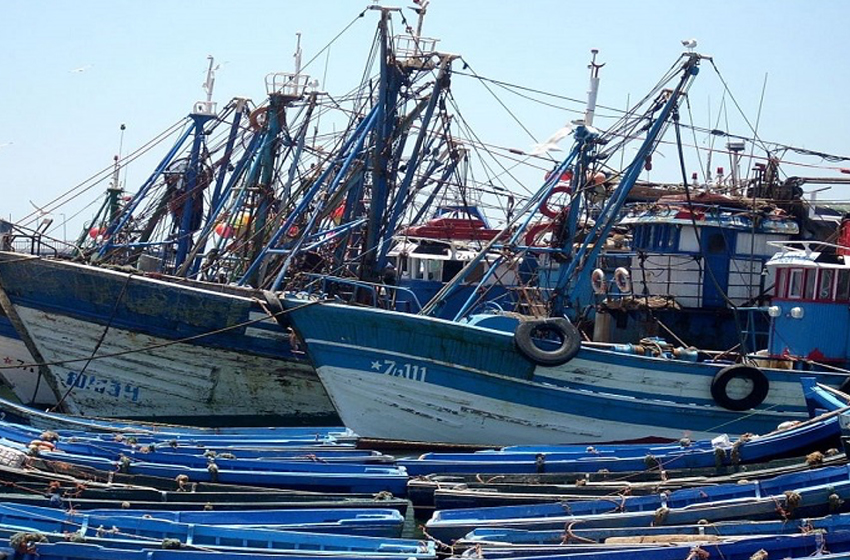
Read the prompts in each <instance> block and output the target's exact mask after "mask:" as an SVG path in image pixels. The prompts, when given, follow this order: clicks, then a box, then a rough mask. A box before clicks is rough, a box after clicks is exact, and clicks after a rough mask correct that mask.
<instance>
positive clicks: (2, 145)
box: [0, 142, 14, 149]
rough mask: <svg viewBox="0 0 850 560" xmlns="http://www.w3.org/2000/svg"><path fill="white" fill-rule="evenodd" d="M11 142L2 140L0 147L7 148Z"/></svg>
mask: <svg viewBox="0 0 850 560" xmlns="http://www.w3.org/2000/svg"><path fill="white" fill-rule="evenodd" d="M12 144H14V142H3V143H2V144H0V149H3V148H8V147H9V146H11V145H12Z"/></svg>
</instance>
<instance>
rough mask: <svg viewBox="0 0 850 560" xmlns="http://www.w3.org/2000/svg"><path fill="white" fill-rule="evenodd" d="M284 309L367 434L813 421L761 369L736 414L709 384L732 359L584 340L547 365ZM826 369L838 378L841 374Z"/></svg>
mask: <svg viewBox="0 0 850 560" xmlns="http://www.w3.org/2000/svg"><path fill="white" fill-rule="evenodd" d="M285 305H286V306H287V307H288V308H289V309H290V310H291V312H290V313H289V314H288V315H287V318H288V320H290V321H291V322H292V324H293V326H294V328H295V329H296V330H297V331H298V333H299V335H300V336H301V337H302V338H303V339H304V341H305V343H306V346H307V350H308V353H309V355H310V358H311V360H312V362H313V364H314V365H315V366H316V368H317V371H318V373H319V377H320V378H321V379H322V383H323V384H324V385H325V387H326V388H327V390H328V393H329V394H330V396H331V399H332V400H333V402H334V405H335V407H336V408H337V410H338V411H339V414H340V416H341V418H342V420H343V422H344V423H345V425H346V426H348V427H349V428H351V429H352V430H354V431H355V432H357V433H358V434H359V435H361V436H363V437H370V438H389V439H409V440H415V441H423V442H450V443H468V444H480V445H511V444H552V443H587V442H601V441H627V440H636V439H640V438H644V437H648V436H655V437H661V438H669V439H675V440H678V439H679V438H681V437H684V436H687V437H690V438H691V439H709V438H710V437H712V436H713V435H716V433H718V432H719V431H724V432H727V433H730V434H740V433H745V432H752V433H761V434H764V433H767V432H770V431H772V430H773V429H775V428H776V426H777V425H779V424H780V423H781V422H783V421H786V420H803V419H805V418H807V417H808V415H807V412H806V406H805V401H804V399H803V391H802V390H801V386H800V375H799V373H795V372H792V371H785V370H769V369H764V370H762V371H763V373H764V376H765V378H766V380H767V384H768V392H767V395H766V398H765V399H764V401H763V402H761V403H760V404H759V405H757V406H756V407H755V408H753V409H750V410H747V411H734V410H729V409H727V408H724V407H723V406H721V405H720V404H718V402H716V401H715V400H714V399H713V397H712V391H711V387H712V382H713V380H714V378H715V376H717V375H718V373H719V372H720V371H721V370H722V369H723V367H725V366H726V365H728V364H715V363H708V362H688V361H681V360H674V359H665V358H654V357H646V356H638V355H631V354H625V353H620V352H616V351H613V350H610V349H602V348H598V347H593V346H587V345H583V346H582V347H581V349H580V351H579V352H578V355H577V356H576V357H574V358H573V359H572V360H570V361H568V362H567V363H565V364H563V365H560V366H555V367H544V366H540V365H535V363H533V362H532V361H531V360H529V359H528V358H526V357H525V356H524V355H522V354H521V353H520V352H519V351H518V350H517V347H516V345H515V343H514V335H513V333H508V332H502V331H497V330H494V329H486V328H481V327H476V326H472V325H467V324H459V323H454V322H449V321H443V320H439V319H434V318H430V317H424V316H418V315H417V316H414V315H405V314H400V313H392V312H387V311H382V310H379V309H364V308H355V307H353V306H343V305H336V304H328V303H312V304H311V303H309V302H307V301H304V300H299V299H291V300H286V302H285ZM810 375H811V374H810ZM817 376H818V378H819V380H820V381H822V382H825V383H828V384H831V385H833V386H837V385H839V384H840V383H841V382H842V381H843V380H844V377H843V376H840V375H832V374H817ZM741 390H745V389H741Z"/></svg>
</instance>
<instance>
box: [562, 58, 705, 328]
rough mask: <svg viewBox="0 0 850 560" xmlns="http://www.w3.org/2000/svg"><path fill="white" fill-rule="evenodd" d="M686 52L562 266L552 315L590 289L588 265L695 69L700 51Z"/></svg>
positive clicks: (573, 304)
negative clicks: (597, 212) (668, 89)
mask: <svg viewBox="0 0 850 560" xmlns="http://www.w3.org/2000/svg"><path fill="white" fill-rule="evenodd" d="M686 56H687V60H686V61H685V63H684V64H683V66H682V70H683V72H682V77H681V78H680V80H679V83H678V84H677V86H676V87H675V88H674V89H673V91H672V92H670V93H669V98H668V99H667V101H666V102H665V103H664V105H663V106H662V108H661V110H660V111H659V113H658V116H657V117H656V119H655V122H654V123H653V124H652V127H651V128H650V129H649V131H648V132H647V135H646V138H645V139H644V141H643V143H642V144H641V146H640V148H639V149H638V151H637V154H636V155H635V158H634V160H633V161H632V163H631V164H630V165H629V167H628V168H627V169H626V172H625V173H624V174H623V177H622V179H621V180H620V184H619V186H618V188H617V189H616V190H615V192H614V194H613V195H612V196H611V198H610V199H609V200H608V203H607V204H606V205H605V208H604V209H603V210H602V213H601V214H600V216H599V218H598V219H597V220H596V223H595V224H594V226H593V228H592V229H591V230H590V232H589V234H588V236H587V238H586V239H585V241H584V242H583V243H582V245H581V246H580V247H579V249H578V251H577V252H576V255H575V257H574V258H573V259H572V261H570V263H569V265H568V266H567V267H562V269H561V271H560V274H559V278H558V282H557V284H556V287H555V290H554V293H553V298H552V307H551V315H552V316H560V315H563V313H564V311H565V309H566V308H567V307H573V308H578V307H580V306H581V305H582V304H583V302H582V301H581V298H582V295H583V294H586V293H590V275H591V271H592V265H593V263H595V262H596V259H597V258H598V257H599V254H600V253H601V252H602V249H603V247H604V246H605V240H606V239H607V238H608V234H609V233H610V232H611V228H613V227H614V224H615V223H616V220H617V216H618V215H619V212H620V210H621V209H622V207H623V204H625V202H626V198H627V197H628V194H629V192H630V191H631V189H632V187H633V186H634V184H635V183H636V182H637V179H638V177H639V176H640V173H641V170H642V166H643V163H644V161H645V160H646V158H647V156H649V155H650V154H651V153H652V150H653V149H654V148H655V144H656V141H657V140H658V136H659V134H660V133H661V129H662V127H663V126H664V125H665V124H666V122H667V119H668V118H669V117H670V115H671V114H672V113H673V112H674V111H675V110H677V106H678V102H679V96H680V95H681V93H682V92H683V91H684V90H685V89H686V87H687V86H688V84H689V83H690V82H691V80H692V79H693V78H694V77H695V76H696V75H697V73H698V72H699V61H700V58H701V57H700V55H698V54H696V53H689V54H687V55H686ZM565 243H572V240H571V239H567V240H565Z"/></svg>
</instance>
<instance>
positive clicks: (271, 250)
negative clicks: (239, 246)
mask: <svg viewBox="0 0 850 560" xmlns="http://www.w3.org/2000/svg"><path fill="white" fill-rule="evenodd" d="M377 112H378V108H377V107H373V108H372V111H371V112H370V113H369V114H368V115H367V117H366V118H365V119H364V120H363V121H362V122H361V123H360V124H359V125H358V126H357V128H356V129H355V131H354V133H353V134H352V135H351V137H349V138H348V140H346V142H345V144H344V146H343V147H342V151H341V152H340V156H339V157H338V158H337V161H338V160H339V159H343V158H346V161H348V162H349V165H350V161H351V160H352V159H353V157H352V156H353V155H356V153H357V152H358V151H359V148H358V149H353V146H355V145H356V146H360V147H362V145H363V141H364V140H365V137H366V134H367V133H368V132H369V131H371V130H372V128H373V126H374V123H375V120H376V118H377ZM349 150H352V151H351V154H349V153H348V152H349ZM334 171H335V169H334V164H333V163H331V164H330V165H328V166H327V168H326V169H325V170H324V171H323V172H322V174H321V175H319V178H318V179H316V182H315V183H314V184H313V185H312V186H311V187H310V189H309V190H308V191H307V192H306V193H305V194H304V196H303V198H302V199H301V201H300V202H299V203H298V205H297V206H296V208H295V209H294V210H293V211H292V212H291V213H290V214H289V216H288V217H287V218H286V220H285V221H284V222H283V224H282V225H281V226H280V227H279V228H278V229H277V231H275V233H274V235H272V237H271V239H269V241H268V243H266V246H265V247H264V248H263V250H262V251H261V252H260V255H259V256H258V257H257V258H256V259H254V261H253V262H252V263H251V266H250V267H249V268H248V270H247V271H246V272H245V274H244V275H243V276H242V278H241V279H240V280H239V284H240V285H244V284H245V283H247V280H248V278H250V277H251V275H252V274H254V273H255V272H256V271H257V269H258V268H259V267H260V265H261V264H262V262H263V261H264V260H265V259H266V257H267V256H268V255H271V254H275V253H278V252H279V250H277V249H275V247H276V246H277V244H278V242H279V241H280V238H281V237H283V236H284V234H285V233H286V232H287V231H288V230H289V228H290V227H292V225H293V223H294V222H295V220H296V219H297V218H298V217H299V216H300V215H301V214H303V213H304V211H305V210H306V209H307V206H308V205H309V204H310V203H311V202H312V201H313V199H314V198H315V197H316V195H317V194H318V193H319V191H320V190H321V188H322V185H323V184H324V182H325V181H326V180H327V178H328V176H329V175H330V174H331V173H333V172H334ZM340 179H341V174H338V177H337V182H338V181H339V180H340Z"/></svg>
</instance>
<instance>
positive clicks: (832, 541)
mask: <svg viewBox="0 0 850 560" xmlns="http://www.w3.org/2000/svg"><path fill="white" fill-rule="evenodd" d="M848 540H850V536H848V535H847V534H845V533H835V534H834V535H833V534H829V535H824V534H822V533H813V534H808V535H793V536H773V537H760V538H753V539H747V540H746V541H742V542H740V543H734V542H732V543H720V544H717V543H709V544H705V545H703V546H701V547H699V548H698V549H692V548H691V547H689V546H677V547H664V548H661V547H648V548H645V549H643V550H628V551H625V553H626V554H627V555H628V558H633V559H639V560H643V559H650V558H652V559H654V560H681V559H682V558H687V557H688V555H689V553H694V554H696V553H697V552H704V553H705V554H708V555H710V556H711V557H715V556H716V557H722V558H726V559H728V560H749V558H750V557H751V556H752V555H753V554H755V553H757V552H759V551H760V550H763V551H765V552H766V553H768V554H771V555H772V556H771V557H773V556H776V557H781V558H802V557H809V556H811V555H815V554H818V553H822V552H825V551H826V550H827V549H828V550H831V551H836V552H839V553H840V552H843V551H844V550H846V549H847V547H848V546H850V545H848ZM768 551H769V552H768ZM6 553H7V554H9V555H10V556H11V555H13V554H14V549H7V552H6ZM622 554H623V553H622V552H617V551H609V552H596V553H590V552H589V553H586V554H580V555H579V556H577V557H576V558H580V559H581V560H614V559H615V558H623V557H624V556H622ZM214 556H215V557H216V558H220V559H221V560H244V559H245V558H246V555H244V554H243V555H240V554H233V553H217V554H215V555H214ZM18 557H19V558H21V559H22V560H31V559H34V558H41V559H43V560H60V559H61V560H107V559H113V560H114V559H118V560H181V559H183V560H198V559H199V558H208V557H210V553H204V552H194V551H181V550H156V549H151V550H143V551H128V550H118V549H109V548H106V547H98V546H93V545H85V544H76V543H56V544H45V543H34V544H33V545H32V549H31V550H29V551H24V552H20V553H19V554H18ZM252 557H253V558H257V559H258V560H270V559H272V558H275V559H276V560H277V559H279V558H280V556H272V555H268V554H256V555H254V556H252ZM482 557H486V556H482ZM556 557H558V556H557V555H548V556H546V555H542V556H539V557H538V558H540V559H541V560H542V559H544V558H556ZM287 558H289V559H290V560H305V559H306V558H310V557H309V556H303V555H292V556H287ZM823 558H831V557H830V556H823Z"/></svg>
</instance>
